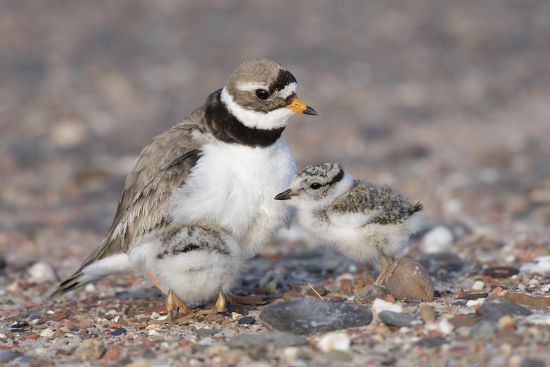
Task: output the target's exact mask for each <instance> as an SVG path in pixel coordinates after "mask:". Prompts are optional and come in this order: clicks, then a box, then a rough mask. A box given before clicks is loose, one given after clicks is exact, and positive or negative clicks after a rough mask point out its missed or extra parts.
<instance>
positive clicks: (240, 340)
mask: <svg viewBox="0 0 550 367" xmlns="http://www.w3.org/2000/svg"><path fill="white" fill-rule="evenodd" d="M268 344H271V345H273V346H274V347H276V348H285V347H292V346H299V345H307V344H308V340H307V339H306V338H304V337H303V336H300V335H296V334H291V333H286V332H281V331H270V332H265V333H259V334H240V335H236V336H234V337H232V338H231V339H229V341H228V342H227V345H228V346H229V347H231V348H241V349H257V348H262V347H265V346H266V345H268Z"/></svg>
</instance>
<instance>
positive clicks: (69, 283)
mask: <svg viewBox="0 0 550 367" xmlns="http://www.w3.org/2000/svg"><path fill="white" fill-rule="evenodd" d="M83 276H84V273H82V272H81V271H80V270H79V271H77V272H76V273H74V274H73V275H71V276H70V277H69V278H67V279H66V280H64V281H63V282H61V284H59V286H58V287H57V289H56V290H55V292H53V293H52V294H51V295H50V298H55V297H59V296H61V295H63V294H65V293H67V292H69V291H72V290H74V289H77V288H80V287H82V286H84V285H86V283H88V282H81V279H82V277H83Z"/></svg>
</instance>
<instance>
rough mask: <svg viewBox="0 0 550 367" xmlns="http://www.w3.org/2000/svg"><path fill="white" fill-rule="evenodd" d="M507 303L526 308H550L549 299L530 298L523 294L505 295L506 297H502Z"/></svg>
mask: <svg viewBox="0 0 550 367" xmlns="http://www.w3.org/2000/svg"><path fill="white" fill-rule="evenodd" d="M504 298H506V300H507V301H508V302H511V303H515V304H519V305H526V306H540V307H549V306H550V297H544V296H538V297H535V296H530V295H528V294H525V293H517V292H513V293H507V294H506V296H504Z"/></svg>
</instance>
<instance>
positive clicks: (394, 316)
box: [378, 311, 418, 327]
mask: <svg viewBox="0 0 550 367" xmlns="http://www.w3.org/2000/svg"><path fill="white" fill-rule="evenodd" d="M378 317H379V318H380V320H382V322H383V323H384V324H386V325H389V326H397V327H402V326H413V325H414V324H415V323H418V320H416V319H415V318H414V317H412V316H411V315H407V314H406V313H403V312H393V311H382V312H380V313H379V314H378Z"/></svg>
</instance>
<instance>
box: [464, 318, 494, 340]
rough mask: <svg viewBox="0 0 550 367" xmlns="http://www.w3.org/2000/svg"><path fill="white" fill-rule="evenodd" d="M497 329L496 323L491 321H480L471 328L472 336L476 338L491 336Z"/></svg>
mask: <svg viewBox="0 0 550 367" xmlns="http://www.w3.org/2000/svg"><path fill="white" fill-rule="evenodd" d="M496 331H497V326H496V324H495V323H493V322H490V321H480V322H478V323H477V324H475V325H474V327H472V328H471V329H470V336H471V337H474V338H484V337H487V336H491V335H493V334H494V333H496Z"/></svg>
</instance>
